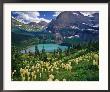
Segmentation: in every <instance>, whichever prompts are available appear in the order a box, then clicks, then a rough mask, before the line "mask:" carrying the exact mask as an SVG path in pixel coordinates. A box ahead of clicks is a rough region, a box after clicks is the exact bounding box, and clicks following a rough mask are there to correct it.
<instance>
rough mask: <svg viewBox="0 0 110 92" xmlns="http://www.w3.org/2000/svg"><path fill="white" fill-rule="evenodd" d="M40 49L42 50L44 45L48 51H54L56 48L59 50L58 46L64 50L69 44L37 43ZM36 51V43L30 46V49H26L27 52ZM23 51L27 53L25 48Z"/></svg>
mask: <svg viewBox="0 0 110 92" xmlns="http://www.w3.org/2000/svg"><path fill="white" fill-rule="evenodd" d="M37 47H38V50H39V51H42V49H43V47H44V49H45V51H46V52H53V51H54V50H57V49H58V48H60V49H61V50H62V51H64V50H65V49H67V48H68V46H62V45H59V44H38V45H37ZM29 51H30V52H35V45H33V46H30V47H29V48H28V49H26V52H29ZM21 52H22V53H25V51H24V50H22V51H21Z"/></svg>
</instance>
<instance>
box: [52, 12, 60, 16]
mask: <svg viewBox="0 0 110 92" xmlns="http://www.w3.org/2000/svg"><path fill="white" fill-rule="evenodd" d="M60 13H61V11H56V12H54V14H53V17H56V16H58V15H59V14H60Z"/></svg>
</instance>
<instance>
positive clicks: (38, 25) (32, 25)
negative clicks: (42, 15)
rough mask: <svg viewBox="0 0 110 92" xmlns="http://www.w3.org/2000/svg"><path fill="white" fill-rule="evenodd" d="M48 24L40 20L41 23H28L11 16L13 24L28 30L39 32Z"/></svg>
mask: <svg viewBox="0 0 110 92" xmlns="http://www.w3.org/2000/svg"><path fill="white" fill-rule="evenodd" d="M46 25H47V23H46V22H44V21H40V22H39V23H36V22H30V23H28V24H24V23H22V22H19V21H18V20H16V19H14V18H11V26H12V28H13V27H16V28H19V29H22V30H25V31H28V32H38V31H41V30H43V29H44V28H45V26H46Z"/></svg>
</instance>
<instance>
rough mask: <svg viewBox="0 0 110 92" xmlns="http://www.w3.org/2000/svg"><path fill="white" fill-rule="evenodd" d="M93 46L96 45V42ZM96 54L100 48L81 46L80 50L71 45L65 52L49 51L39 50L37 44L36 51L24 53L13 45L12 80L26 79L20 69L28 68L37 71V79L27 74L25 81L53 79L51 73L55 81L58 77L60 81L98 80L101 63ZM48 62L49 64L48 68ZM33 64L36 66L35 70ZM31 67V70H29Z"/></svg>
mask: <svg viewBox="0 0 110 92" xmlns="http://www.w3.org/2000/svg"><path fill="white" fill-rule="evenodd" d="M91 44H93V43H91ZM87 46H89V45H87ZM93 47H95V45H94V44H93ZM96 55H98V50H97V49H95V50H93V49H91V48H89V47H87V48H86V49H82V48H80V50H79V48H78V49H77V48H76V49H73V48H72V47H71V48H68V49H67V50H65V51H64V52H63V51H61V50H60V49H58V50H57V51H54V52H51V53H48V52H45V49H43V50H42V52H39V51H38V48H37V46H36V47H35V53H25V54H22V53H20V52H19V50H18V49H17V48H16V47H15V46H12V59H11V63H12V64H11V66H12V80H14V81H16V80H17V81H19V80H24V79H23V78H24V77H21V72H20V69H24V70H25V69H28V72H29V73H33V72H34V71H35V72H36V73H35V74H34V77H35V79H33V77H32V76H31V74H30V77H29V76H25V81H27V80H28V78H30V79H29V80H30V81H33V80H34V81H47V80H51V79H49V76H50V75H51V74H52V75H53V76H54V79H52V80H53V81H55V80H56V79H57V80H59V81H63V80H65V79H66V80H67V81H98V80H99V65H98V63H97V62H99V61H97V60H99V59H96V57H94V56H96ZM97 58H98V57H97ZM94 61H95V62H94ZM46 63H47V64H49V66H48V67H47V68H46ZM36 64H39V65H40V66H39V68H36ZM68 64H69V68H68ZM32 66H34V70H33V69H32ZM26 67H28V68H26ZM29 69H31V70H30V71H29ZM48 69H49V70H48ZM68 69H69V70H68ZM14 70H16V72H14ZM38 70H39V71H38ZM25 71H26V70H25ZM52 75H51V76H52Z"/></svg>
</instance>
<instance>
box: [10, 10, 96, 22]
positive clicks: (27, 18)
mask: <svg viewBox="0 0 110 92" xmlns="http://www.w3.org/2000/svg"><path fill="white" fill-rule="evenodd" d="M95 12H96V11H83V12H80V13H82V14H83V15H84V16H88V15H91V14H93V13H95ZM60 13H61V11H12V12H11V17H12V18H15V19H16V20H18V21H19V22H22V23H24V24H28V23H30V22H36V23H38V22H40V21H45V22H47V23H49V22H50V21H51V20H52V19H54V18H56V17H57V16H58V15H59V14H60Z"/></svg>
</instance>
